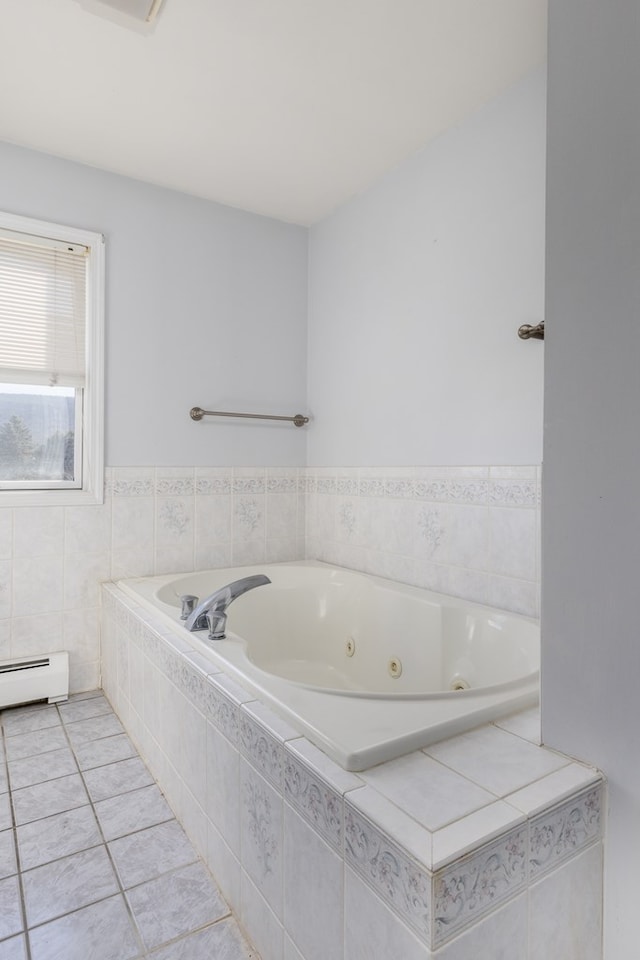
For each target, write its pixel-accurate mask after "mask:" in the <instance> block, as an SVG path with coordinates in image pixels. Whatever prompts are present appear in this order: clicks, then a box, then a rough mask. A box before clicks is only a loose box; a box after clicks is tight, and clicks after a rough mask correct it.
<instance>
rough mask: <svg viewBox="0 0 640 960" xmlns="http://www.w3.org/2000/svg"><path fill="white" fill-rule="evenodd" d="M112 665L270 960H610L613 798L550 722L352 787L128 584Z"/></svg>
mask: <svg viewBox="0 0 640 960" xmlns="http://www.w3.org/2000/svg"><path fill="white" fill-rule="evenodd" d="M102 656H103V663H102V670H103V685H104V688H105V691H106V693H107V696H108V697H109V699H110V700H111V702H112V704H113V706H114V708H115V710H116V711H117V713H118V715H119V716H120V719H121V720H122V723H123V724H124V726H125V728H126V729H127V731H128V733H129V735H130V736H131V738H132V739H133V740H134V742H135V743H136V744H137V746H138V748H139V749H140V751H141V753H142V755H143V757H144V758H145V759H146V761H147V763H148V764H149V767H150V769H151V770H152V772H153V774H154V776H155V777H156V779H157V780H158V782H159V783H160V785H161V787H162V789H163V791H164V792H165V794H166V796H167V798H168V800H169V803H170V804H171V806H172V807H173V809H174V811H175V812H176V814H177V816H178V817H179V819H180V821H181V823H182V824H183V826H184V827H185V830H186V832H187V833H188V834H189V836H190V837H191V840H192V841H193V843H194V845H195V847H196V849H197V850H198V851H199V852H200V853H201V855H202V856H203V857H204V859H205V860H206V862H207V863H208V865H209V867H210V869H211V871H212V873H213V874H214V876H215V877H216V879H217V881H218V883H219V884H220V887H221V889H222V891H223V893H224V895H225V896H226V898H227V900H228V902H229V903H230V904H231V906H232V907H233V909H234V911H235V912H236V914H237V915H238V917H239V919H240V922H241V923H242V925H243V927H244V929H245V931H246V933H247V934H248V936H249V937H250V938H251V940H252V941H253V943H254V944H255V946H256V947H257V949H258V951H259V952H260V954H261V956H262V958H263V960H389V958H391V957H402V960H427V958H429V957H437V958H439V960H506V958H508V960H600V958H601V955H602V952H601V922H602V910H601V893H602V822H603V810H604V784H603V781H602V777H601V775H600V774H599V773H598V772H597V771H595V770H593V769H592V768H590V767H587V766H584V765H583V764H579V763H576V762H574V761H572V760H570V759H569V758H568V757H565V756H562V755H561V754H558V753H555V752H553V751H550V750H546V749H544V748H542V747H540V746H538V745H537V744H538V742H539V721H538V718H537V715H536V713H535V712H532V711H531V712H528V713H523V714H519V715H515V716H514V717H512V718H509V719H507V720H504V721H499V722H498V723H495V724H489V725H486V726H484V727H480V728H478V729H476V730H474V731H471V732H469V733H467V734H462V735H460V736H458V737H455V738H452V739H450V740H447V741H443V742H441V743H438V744H435V745H433V746H431V747H428V748H425V749H424V750H421V751H416V752H415V753H412V754H409V755H408V756H406V757H401V758H399V759H398V760H393V761H390V762H388V763H385V764H381V765H380V766H378V767H374V768H371V769H370V770H368V771H365V772H363V773H360V774H354V773H347V772H345V771H344V770H342V769H341V768H340V767H338V766H337V765H336V764H335V763H334V762H333V761H331V760H330V759H328V758H327V757H326V756H325V755H324V754H323V753H321V752H320V751H319V750H318V749H317V748H315V747H314V746H313V745H312V744H311V743H309V742H308V741H307V740H306V739H305V738H303V737H301V736H300V735H299V733H298V732H297V731H296V730H294V729H292V728H291V727H290V726H289V725H288V724H286V723H285V722H284V721H282V720H281V719H280V718H279V717H277V716H276V715H275V714H274V713H273V712H272V711H270V710H269V709H268V708H267V707H265V706H264V705H263V704H261V703H260V702H259V701H257V700H255V699H253V698H252V696H251V695H250V694H248V693H247V692H246V691H245V690H243V689H242V688H241V687H240V686H238V685H237V684H236V683H234V682H233V681H232V680H231V679H230V678H228V677H227V676H225V674H224V673H222V672H216V670H215V668H214V667H213V665H212V664H211V663H210V662H208V661H207V660H206V659H205V658H203V657H202V655H201V654H198V653H196V652H193V650H192V648H191V646H190V645H189V644H188V642H187V641H186V640H182V639H181V638H178V636H177V635H176V634H175V633H172V632H170V631H168V629H167V627H166V625H165V624H163V623H162V622H161V621H159V620H156V619H155V618H154V616H153V615H152V614H150V613H149V612H148V611H145V610H143V609H142V608H140V607H138V606H137V605H136V604H135V602H134V601H133V600H132V599H131V598H130V597H128V596H126V595H125V594H124V593H122V592H121V591H120V590H119V589H118V588H117V586H115V585H113V584H108V585H105V586H104V588H103V637H102Z"/></svg>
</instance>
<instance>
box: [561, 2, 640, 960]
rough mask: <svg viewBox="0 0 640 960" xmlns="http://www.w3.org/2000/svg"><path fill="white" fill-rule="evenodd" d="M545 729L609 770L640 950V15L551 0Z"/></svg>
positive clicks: (609, 843)
mask: <svg viewBox="0 0 640 960" xmlns="http://www.w3.org/2000/svg"><path fill="white" fill-rule="evenodd" d="M550 14H551V16H550V26H549V44H550V46H549V126H548V134H549V155H548V203H547V218H548V219H547V233H548V255H547V332H548V338H547V342H546V347H545V349H546V361H545V362H546V370H545V378H546V382H545V411H546V413H545V444H544V471H545V472H544V487H543V567H542V570H543V582H542V591H543V593H542V614H543V615H542V629H543V660H542V664H543V672H542V697H543V735H544V739H545V742H546V743H547V744H549V745H550V746H553V747H558V748H559V749H561V750H563V751H565V752H567V753H569V754H573V755H575V756H578V757H583V758H585V759H587V760H588V761H590V762H592V763H595V764H597V765H598V766H600V767H601V768H602V770H603V771H604V773H605V774H606V775H607V777H608V778H609V790H610V817H609V823H608V827H607V840H606V849H607V855H606V894H605V956H606V958H607V960H635V958H636V957H637V956H638V953H639V948H638V920H637V915H638V891H639V889H640V887H639V884H638V876H637V874H638V866H637V862H636V861H637V852H638V850H639V849H640V763H639V761H638V732H639V730H640V697H639V696H638V682H639V680H640V638H639V636H638V577H639V575H640V499H639V496H638V488H639V483H638V478H639V476H640V447H639V445H638V415H639V413H640V376H639V374H638V358H639V357H640V325H639V323H638V318H639V307H640V183H639V179H640V99H639V96H638V91H640V57H638V50H639V49H640V19H639V18H638V4H637V2H636V0H611V2H608V3H606V4H602V3H600V2H599V0H552V3H551V11H550Z"/></svg>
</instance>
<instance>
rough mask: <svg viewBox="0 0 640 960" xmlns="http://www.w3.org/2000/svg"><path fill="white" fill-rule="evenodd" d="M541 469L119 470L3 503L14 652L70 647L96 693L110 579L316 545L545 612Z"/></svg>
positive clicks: (5, 607)
mask: <svg viewBox="0 0 640 960" xmlns="http://www.w3.org/2000/svg"><path fill="white" fill-rule="evenodd" d="M539 472H540V471H539V468H536V467H416V468H395V469H383V468H375V467H370V468H365V469H358V470H356V469H347V468H342V467H341V468H322V469H320V468H304V469H303V468H299V469H298V468H289V467H283V468H261V467H255V468H250V467H238V468H226V467H221V468H217V467H212V468H200V467H198V468H195V467H117V468H109V469H107V471H106V487H105V491H106V495H105V502H104V504H103V505H101V506H81V507H59V506H53V507H14V508H9V507H2V506H1V499H0V659H8V658H9V657H19V656H32V655H36V654H44V653H49V652H53V651H55V650H60V649H65V650H69V652H70V668H71V690H72V692H78V691H82V690H91V689H93V688H94V687H96V686H98V685H99V680H100V677H99V626H98V620H99V617H98V614H99V609H98V607H99V585H100V583H101V582H102V581H106V580H118V579H121V578H123V577H136V576H152V575H154V574H161V573H175V572H183V571H185V572H186V571H189V570H193V569H206V568H212V567H221V566H228V565H230V564H233V565H237V564H252V563H261V562H274V561H283V560H297V559H302V558H304V557H305V556H306V557H308V558H310V559H319V560H325V561H328V562H333V563H337V564H340V565H343V566H347V567H352V568H353V569H356V570H363V571H365V572H368V573H373V574H376V575H378V576H384V577H389V578H390V579H393V580H400V581H403V582H405V583H410V584H414V585H417V586H421V587H428V588H431V589H435V590H439V591H442V592H445V593H451V594H454V595H456V596H461V597H464V598H465V599H469V600H477V601H482V602H485V603H490V604H492V605H495V606H498V607H501V608H503V609H508V610H513V611H516V612H520V613H525V614H528V615H533V616H535V615H537V613H538V606H539V604H538V596H539V549H538V543H539V527H540V523H539V507H538V504H539V487H540V477H539Z"/></svg>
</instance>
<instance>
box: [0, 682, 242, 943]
mask: <svg viewBox="0 0 640 960" xmlns="http://www.w3.org/2000/svg"><path fill="white" fill-rule="evenodd" d="M0 722H1V724H2V740H1V746H0V752H1V754H2V757H1V764H0V771H1V773H0V811H1V813H0V817H1V819H2V822H1V823H0V904H1V907H2V909H1V910H0V957H1V958H3V960H5V958H6V960H27V957H29V958H31V960H57V958H61V957H64V958H65V960H87V958H89V957H90V958H91V960H134V958H135V960H142V958H146V957H149V958H151V957H153V958H155V960H205V958H209V957H211V956H216V957H220V958H221V960H222V958H224V960H250V958H252V957H254V958H256V960H257V954H256V953H255V951H254V950H253V949H252V948H250V947H249V946H248V944H247V943H246V942H245V941H244V939H243V937H242V935H241V933H240V930H239V929H238V926H237V923H236V921H235V920H234V919H233V917H232V916H231V913H230V910H229V908H228V906H227V905H226V903H225V902H224V900H223V899H222V897H221V895H220V893H219V891H218V890H217V888H216V886H215V883H214V882H213V880H212V879H211V876H210V874H209V872H208V871H207V869H206V868H205V866H204V865H203V864H202V862H201V860H200V859H199V858H198V855H197V853H196V851H195V849H194V848H193V846H192V845H191V843H190V842H189V841H188V839H187V837H186V835H185V833H184V831H183V829H182V827H181V826H180V824H179V823H178V822H177V821H176V819H175V817H174V815H173V812H172V810H171V809H170V807H169V805H168V804H167V802H166V800H165V799H164V797H163V796H162V794H161V792H160V790H159V789H158V786H157V785H156V783H155V782H154V780H153V777H152V776H151V774H150V773H149V771H148V769H147V768H146V767H145V766H144V764H143V763H142V761H141V760H140V759H139V757H138V756H137V754H136V751H135V748H134V746H133V744H132V743H131V741H130V740H129V738H128V737H127V736H126V734H125V733H124V731H123V729H122V727H121V725H120V723H119V721H118V719H117V717H116V716H115V715H114V713H113V711H112V710H111V707H110V705H109V703H108V701H107V700H106V698H105V697H104V696H103V695H102V694H101V693H100V691H93V692H91V693H89V694H82V695H79V696H78V697H75V698H72V699H70V700H69V701H68V702H67V703H63V704H60V705H58V706H48V705H46V704H39V705H29V706H25V707H19V708H17V709H13V710H4V711H3V712H2V713H1V714H0ZM56 735H57V736H56Z"/></svg>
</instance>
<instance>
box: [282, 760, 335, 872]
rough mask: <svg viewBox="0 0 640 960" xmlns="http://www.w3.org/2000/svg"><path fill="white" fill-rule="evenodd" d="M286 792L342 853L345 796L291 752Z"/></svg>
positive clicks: (294, 804)
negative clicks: (312, 771)
mask: <svg viewBox="0 0 640 960" xmlns="http://www.w3.org/2000/svg"><path fill="white" fill-rule="evenodd" d="M284 796H285V799H286V800H288V801H289V803H291V804H292V806H294V807H295V808H296V810H297V811H298V813H300V814H301V816H302V817H303V818H304V819H305V820H306V821H307V823H308V824H309V825H310V826H312V827H313V828H314V829H315V830H317V831H318V833H319V834H320V835H321V836H322V837H324V839H325V840H326V841H327V842H328V843H330V844H331V846H332V847H334V848H335V849H336V850H337V851H338V853H342V827H343V801H342V797H341V796H340V795H339V794H338V793H336V792H335V791H334V790H332V789H331V787H329V786H328V785H327V784H326V783H324V782H323V781H322V780H321V779H320V778H319V777H316V776H314V774H312V773H311V771H310V770H308V769H307V767H306V766H305V765H304V764H303V763H300V762H299V761H298V760H297V759H296V758H295V757H293V756H291V754H287V756H286V758H285V765H284Z"/></svg>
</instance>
